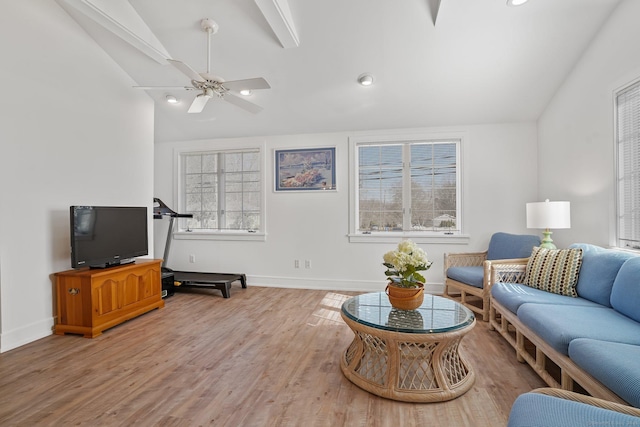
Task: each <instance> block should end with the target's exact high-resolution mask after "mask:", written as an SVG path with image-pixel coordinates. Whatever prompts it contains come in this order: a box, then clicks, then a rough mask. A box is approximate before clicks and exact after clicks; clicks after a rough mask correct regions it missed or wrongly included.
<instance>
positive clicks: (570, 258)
mask: <svg viewBox="0 0 640 427" xmlns="http://www.w3.org/2000/svg"><path fill="white" fill-rule="evenodd" d="M581 266H582V248H573V249H545V248H540V247H537V246H536V247H535V248H533V252H532V253H531V257H530V258H529V262H528V263H527V270H526V277H525V280H524V283H525V285H528V286H531V287H532V288H536V289H541V290H543V291H547V292H553V293H554V294H560V295H566V296H570V297H574V298H575V297H577V296H578V293H577V292H576V285H577V284H578V273H580V267H581Z"/></svg>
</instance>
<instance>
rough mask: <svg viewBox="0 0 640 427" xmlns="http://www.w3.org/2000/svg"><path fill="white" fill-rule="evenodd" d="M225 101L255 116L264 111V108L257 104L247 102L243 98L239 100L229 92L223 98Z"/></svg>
mask: <svg viewBox="0 0 640 427" xmlns="http://www.w3.org/2000/svg"><path fill="white" fill-rule="evenodd" d="M222 99H224V100H225V101H228V102H230V103H231V104H233V105H235V106H237V107H240V108H242V109H244V110H247V111H248V112H250V113H253V114H258V113H259V112H260V111H262V107H261V106H259V105H256V104H253V103H251V102H249V101H245V100H244V99H242V98H239V97H237V96H235V95H234V94H231V93H229V92H227V93H225V94H224V96H223V98H222Z"/></svg>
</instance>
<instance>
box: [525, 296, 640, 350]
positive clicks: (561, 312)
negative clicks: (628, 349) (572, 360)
mask: <svg viewBox="0 0 640 427" xmlns="http://www.w3.org/2000/svg"><path fill="white" fill-rule="evenodd" d="M517 315H518V319H519V320H520V321H521V322H522V323H523V324H524V325H526V326H527V327H528V328H529V329H531V331H533V332H534V333H535V334H536V335H537V336H538V337H540V338H541V339H542V340H544V341H545V342H546V343H547V344H548V345H550V346H551V347H553V348H554V349H555V350H556V351H558V352H559V353H562V354H564V355H567V354H568V352H569V343H570V342H571V341H572V340H574V339H576V338H592V339H599V340H604V341H615V342H620V343H627V344H634V345H640V323H638V322H636V321H634V320H632V319H630V318H628V317H626V316H625V315H623V314H620V313H618V312H617V311H615V310H614V309H612V308H608V307H603V306H598V307H584V306H577V305H554V304H532V303H527V304H522V305H521V306H520V308H518V312H517Z"/></svg>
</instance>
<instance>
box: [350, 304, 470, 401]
mask: <svg viewBox="0 0 640 427" xmlns="http://www.w3.org/2000/svg"><path fill="white" fill-rule="evenodd" d="M341 315H342V318H343V319H344V321H345V323H346V324H347V325H348V326H349V327H350V328H351V329H352V330H353V333H354V334H355V337H354V339H353V342H352V343H351V344H350V345H349V347H348V348H347V350H346V351H345V352H344V354H343V355H342V358H341V361H340V367H341V368H342V372H343V373H344V375H345V376H346V377H347V378H348V379H349V380H350V381H351V382H353V383H354V384H355V385H357V386H358V387H360V388H362V389H364V390H367V391H368V392H370V393H373V394H376V395H378V396H382V397H385V398H388V399H394V400H400V401H404V402H442V401H445V400H451V399H454V398H456V397H458V396H460V395H462V394H463V393H465V392H467V391H468V390H469V389H470V388H471V386H472V385H473V382H474V381H475V373H474V372H473V369H472V368H471V366H470V365H469V364H468V363H467V362H466V361H465V360H464V358H463V357H462V355H461V354H460V353H459V351H458V350H459V345H460V341H461V340H462V338H463V337H464V336H465V335H466V334H467V332H469V331H470V330H471V329H473V327H474V326H475V323H476V320H475V316H474V315H473V313H472V312H471V310H469V309H468V308H466V307H464V306H463V305H461V304H459V303H457V302H455V301H452V300H449V299H446V298H443V297H439V296H435V295H427V294H425V296H424V302H423V303H422V305H421V306H420V307H418V308H417V309H416V310H410V311H406V310H398V309H396V308H393V307H391V304H390V303H389V298H388V297H387V295H386V294H385V293H384V292H377V293H370V294H362V295H358V296H355V297H352V298H349V299H348V300H347V301H345V302H344V304H343V305H342V312H341Z"/></svg>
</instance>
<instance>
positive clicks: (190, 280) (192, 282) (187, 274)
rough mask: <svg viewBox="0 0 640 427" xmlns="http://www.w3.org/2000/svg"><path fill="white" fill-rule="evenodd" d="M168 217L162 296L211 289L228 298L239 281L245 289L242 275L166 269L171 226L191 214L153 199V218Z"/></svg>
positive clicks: (244, 277) (244, 279)
mask: <svg viewBox="0 0 640 427" xmlns="http://www.w3.org/2000/svg"><path fill="white" fill-rule="evenodd" d="M165 216H167V217H169V218H170V222H169V231H167V242H166V244H165V246H164V257H163V258H162V294H163V297H168V296H171V295H173V294H174V292H175V291H176V290H179V289H181V288H213V289H218V290H219V291H220V292H222V296H223V297H224V298H229V297H230V290H231V284H232V283H233V282H236V281H239V282H240V284H241V285H242V287H243V288H245V289H246V287H247V277H246V275H244V274H230V273H202V272H195V271H175V270H172V269H170V268H169V267H167V259H168V258H169V250H170V249H171V241H172V240H173V226H174V221H175V219H176V218H193V215H192V214H179V213H177V212H175V211H173V210H172V209H171V208H169V207H168V206H167V205H166V204H165V203H164V202H163V201H162V200H160V199H158V198H156V197H154V198H153V218H154V219H162V218H163V217H165Z"/></svg>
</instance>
